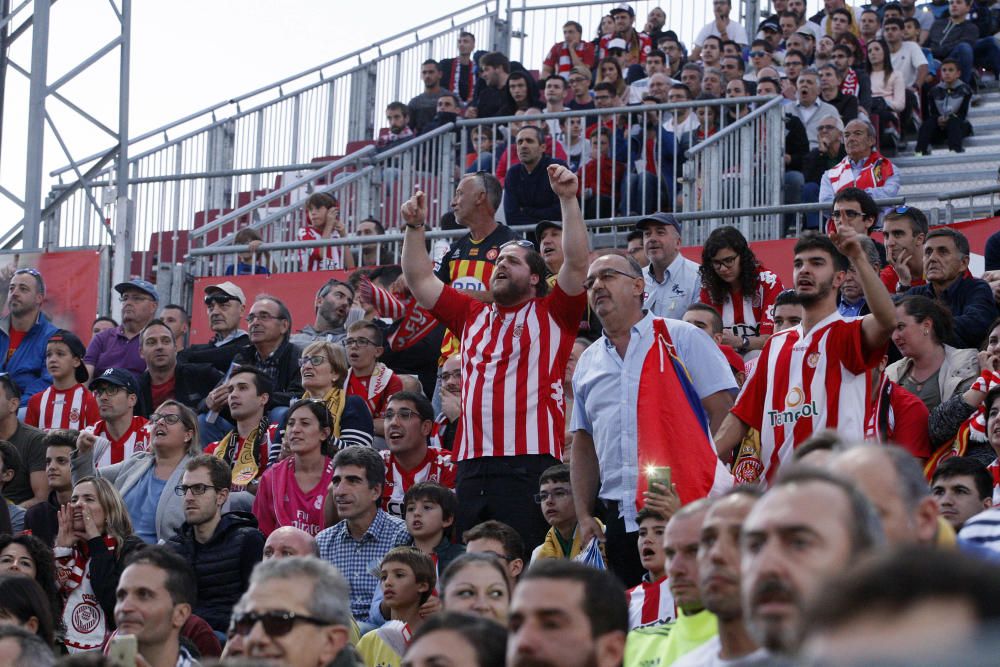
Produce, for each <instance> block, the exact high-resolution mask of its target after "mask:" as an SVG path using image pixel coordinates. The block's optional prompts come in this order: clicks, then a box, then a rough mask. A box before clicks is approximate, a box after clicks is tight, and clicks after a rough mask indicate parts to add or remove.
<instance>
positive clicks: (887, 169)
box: [819, 118, 900, 203]
mask: <svg viewBox="0 0 1000 667" xmlns="http://www.w3.org/2000/svg"><path fill="white" fill-rule="evenodd" d="M844 145H845V147H846V148H847V157H845V158H844V159H843V160H841V161H840V164H838V165H836V166H835V167H833V168H831V169H828V170H827V171H826V172H825V173H824V174H823V179H822V180H821V181H820V185H819V201H820V203H826V202H829V201H833V198H834V196H836V194H837V193H838V192H840V191H841V190H843V189H844V188H847V187H855V188H860V189H862V190H864V191H865V192H867V193H868V194H870V195H871V196H872V198H873V199H888V198H890V197H895V196H896V195H898V194H899V185H900V183H899V175H898V174H896V169H895V167H893V164H892V162H890V161H889V160H888V159H887V158H885V157H883V156H882V154H881V153H879V152H878V150H877V149H876V148H875V127H874V126H873V125H872V124H871V123H870V122H868V121H867V120H864V119H861V118H858V119H857V120H852V121H851V122H850V123H848V124H847V126H846V127H845V128H844Z"/></svg>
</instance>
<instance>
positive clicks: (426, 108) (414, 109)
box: [406, 59, 445, 134]
mask: <svg viewBox="0 0 1000 667" xmlns="http://www.w3.org/2000/svg"><path fill="white" fill-rule="evenodd" d="M420 78H421V80H423V82H424V91H423V92H422V93H420V94H419V95H417V96H416V97H414V98H413V99H411V100H410V102H409V104H407V105H406V107H407V108H408V109H409V110H410V118H409V120H410V123H409V127H410V129H411V130H412V131H413V132H415V133H417V134H420V133H421V132H423V131H424V127H426V125H427V123H429V122H430V121H431V119H432V118H433V117H434V114H436V113H437V101H438V98H439V97H441V95H442V94H443V93H444V92H445V90H444V88H442V87H441V68H440V66H439V65H438V63H437V61H436V60H433V59H428V60H425V61H424V62H423V63H422V64H421V65H420Z"/></svg>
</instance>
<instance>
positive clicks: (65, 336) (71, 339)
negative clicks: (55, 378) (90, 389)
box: [48, 329, 90, 384]
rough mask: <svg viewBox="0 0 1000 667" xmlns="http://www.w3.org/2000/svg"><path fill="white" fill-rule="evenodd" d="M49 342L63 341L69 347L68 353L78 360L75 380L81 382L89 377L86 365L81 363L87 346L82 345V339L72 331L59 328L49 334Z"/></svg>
mask: <svg viewBox="0 0 1000 667" xmlns="http://www.w3.org/2000/svg"><path fill="white" fill-rule="evenodd" d="M48 342H50V343H63V344H64V345H65V346H66V347H68V348H69V353H70V354H72V355H73V356H74V357H76V358H77V359H79V360H80V365H79V366H77V367H76V381H77V382H79V383H80V384H83V383H84V382H86V381H87V380H89V379H90V373H88V372H87V365H86V364H85V363H83V357H84V355H86V354H87V348H86V347H85V346H84V344H83V341H82V340H80V339H79V338H78V337H77V335H76V334H75V333H73V332H72V331H66V330H65V329H60V330H59V331H57V332H55V333H54V334H52V335H51V336H49V341H48Z"/></svg>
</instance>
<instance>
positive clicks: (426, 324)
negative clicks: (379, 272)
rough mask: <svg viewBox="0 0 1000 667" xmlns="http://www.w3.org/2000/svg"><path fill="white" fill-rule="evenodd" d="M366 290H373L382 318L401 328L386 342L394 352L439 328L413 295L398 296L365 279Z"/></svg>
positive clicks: (375, 302)
mask: <svg viewBox="0 0 1000 667" xmlns="http://www.w3.org/2000/svg"><path fill="white" fill-rule="evenodd" d="M363 281H364V283H362V284H363V285H364V288H365V289H369V290H371V292H370V294H371V300H372V305H374V306H375V310H377V311H378V314H379V315H381V316H382V317H388V318H389V319H391V320H393V321H394V322H396V321H398V322H399V326H397V327H396V330H395V331H393V332H392V333H391V334H390V335H389V338H388V340H387V341H386V342H388V343H389V349H390V350H393V351H394V352H399V351H400V350H405V349H407V348H409V347H412V346H413V345H414V344H416V343H417V342H419V341H420V340H421V339H423V338H424V337H425V336H426V335H427V334H429V333H430V332H431V331H433V330H434V328H435V327H436V326H437V320H436V319H434V316H433V315H431V314H430V312H429V311H428V310H426V309H425V308H422V307H421V306H420V304H418V303H417V300H416V299H414V298H413V296H411V295H397V294H393V293H392V292H390V291H389V290H387V289H385V288H383V287H379V286H378V285H375V284H374V283H372V282H371V281H370V280H368V279H367V278H363Z"/></svg>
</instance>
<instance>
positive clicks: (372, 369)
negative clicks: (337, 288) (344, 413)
mask: <svg viewBox="0 0 1000 667" xmlns="http://www.w3.org/2000/svg"><path fill="white" fill-rule="evenodd" d="M344 347H346V348H347V364H348V365H349V366H350V367H351V368H350V370H349V371H348V373H347V395H348V396H360V397H361V398H363V399H364V401H365V403H366V404H367V405H368V409H369V410H370V411H371V413H372V418H373V419H374V420H375V435H376V436H379V437H382V436H384V435H385V418H384V413H385V409H386V407H387V405H388V399H389V397H390V396H392V395H393V394H395V393H397V392H400V391H403V382H402V380H400V379H399V377H397V376H396V374H395V373H393V372H392V370H390V369H389V367H388V366H386V365H385V364H383V363H382V362H380V361H379V360H378V359H379V357H381V356H382V351H383V348H382V330H381V329H379V328H378V327H377V326H376V325H374V324H372V323H371V322H367V321H361V322H355V323H354V324H352V325H351V326H350V327H349V328H348V329H347V338H345V339H344Z"/></svg>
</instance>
